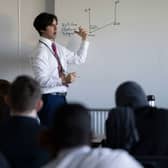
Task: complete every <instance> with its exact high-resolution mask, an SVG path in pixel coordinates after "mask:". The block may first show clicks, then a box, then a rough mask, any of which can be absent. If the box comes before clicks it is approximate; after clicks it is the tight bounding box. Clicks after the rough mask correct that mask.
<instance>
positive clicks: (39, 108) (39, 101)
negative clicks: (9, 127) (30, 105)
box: [35, 99, 43, 112]
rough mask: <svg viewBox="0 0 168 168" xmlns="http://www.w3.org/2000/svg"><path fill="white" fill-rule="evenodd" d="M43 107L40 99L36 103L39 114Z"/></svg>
mask: <svg viewBox="0 0 168 168" xmlns="http://www.w3.org/2000/svg"><path fill="white" fill-rule="evenodd" d="M42 107H43V100H42V99H39V100H38V101H37V103H36V107H35V108H36V111H37V112H39V111H40V110H41V108H42Z"/></svg>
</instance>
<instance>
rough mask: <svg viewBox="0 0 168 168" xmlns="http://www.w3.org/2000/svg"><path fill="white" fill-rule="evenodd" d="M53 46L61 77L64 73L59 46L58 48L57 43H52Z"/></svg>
mask: <svg viewBox="0 0 168 168" xmlns="http://www.w3.org/2000/svg"><path fill="white" fill-rule="evenodd" d="M51 47H52V49H53V51H54V56H55V58H56V59H57V63H58V73H59V77H61V76H62V74H63V68H62V65H61V62H60V59H59V57H58V53H57V48H56V45H55V43H52V45H51Z"/></svg>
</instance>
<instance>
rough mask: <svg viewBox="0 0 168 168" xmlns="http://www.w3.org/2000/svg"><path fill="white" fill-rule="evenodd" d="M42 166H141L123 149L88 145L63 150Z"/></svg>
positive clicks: (61, 167) (111, 167) (131, 167)
mask: <svg viewBox="0 0 168 168" xmlns="http://www.w3.org/2000/svg"><path fill="white" fill-rule="evenodd" d="M42 168H142V166H141V165H140V164H139V163H138V162H137V161H136V160H135V159H134V158H133V157H131V156H130V155H129V154H128V153H127V152H126V151H124V150H111V149H108V148H95V149H91V148H90V147H89V146H83V147H79V148H73V149H69V150H63V151H61V152H60V154H59V155H58V157H57V158H56V159H55V160H53V161H51V162H50V163H48V164H47V165H46V166H44V167H42Z"/></svg>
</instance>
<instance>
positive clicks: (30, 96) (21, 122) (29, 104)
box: [0, 76, 48, 168]
mask: <svg viewBox="0 0 168 168" xmlns="http://www.w3.org/2000/svg"><path fill="white" fill-rule="evenodd" d="M7 100H8V104H9V105H10V108H11V117H10V118H9V120H8V122H6V123H4V124H2V125H0V137H1V138H0V151H1V152H2V153H3V155H4V156H5V157H6V159H7V160H8V161H9V163H10V165H11V166H12V168H39V167H40V166H41V165H43V164H44V163H46V162H47V161H48V153H47V152H46V151H44V150H43V149H41V148H40V146H39V144H38V134H39V132H41V131H42V130H43V128H42V126H40V124H39V122H38V120H37V111H39V110H40V108H41V107H42V104H43V103H42V100H41V91H40V86H39V84H38V82H36V81H35V80H34V79H32V78H31V77H28V76H19V77H17V78H16V80H14V82H13V83H12V84H11V87H10V89H9V95H8V98H7Z"/></svg>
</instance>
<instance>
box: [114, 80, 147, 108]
mask: <svg viewBox="0 0 168 168" xmlns="http://www.w3.org/2000/svg"><path fill="white" fill-rule="evenodd" d="M115 101H116V105H117V106H129V107H132V108H139V107H143V106H147V105H148V102H147V99H146V95H145V92H144V90H143V89H142V88H141V86H140V85H139V84H138V83H136V82H133V81H127V82H124V83H122V84H120V85H119V87H118V88H117V90H116V93H115Z"/></svg>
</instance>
